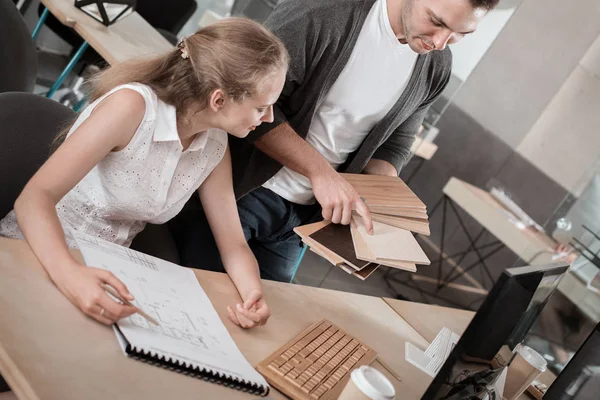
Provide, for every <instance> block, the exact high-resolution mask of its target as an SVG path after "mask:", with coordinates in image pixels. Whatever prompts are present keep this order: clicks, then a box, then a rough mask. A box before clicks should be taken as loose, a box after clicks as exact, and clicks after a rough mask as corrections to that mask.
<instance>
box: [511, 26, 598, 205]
mask: <svg viewBox="0 0 600 400" xmlns="http://www.w3.org/2000/svg"><path fill="white" fill-rule="evenodd" d="M517 152H519V153H520V154H521V155H522V156H523V157H525V158H526V159H527V160H529V161H530V162H531V163H532V164H533V165H535V166H536V167H537V168H538V169H540V170H541V171H543V172H544V173H545V174H546V175H548V176H549V177H550V178H552V179H554V180H555V181H556V182H558V183H559V184H560V185H561V186H563V187H564V188H565V189H566V190H568V191H570V192H571V193H573V194H574V195H575V196H579V194H580V192H581V191H582V189H584V188H585V187H586V186H587V183H588V182H589V180H590V178H591V176H590V174H588V171H590V170H592V169H593V167H594V165H595V163H596V161H597V159H598V155H599V154H600V36H599V37H598V38H597V39H596V41H595V42H594V44H593V45H592V46H591V47H590V49H589V50H588V51H587V53H586V54H585V56H584V57H583V59H582V60H581V62H580V63H579V64H578V65H577V66H576V67H575V69H574V70H573V72H572V73H571V75H570V76H569V77H568V78H567V80H566V81H565V82H564V84H563V85H562V87H561V88H560V90H559V91H558V93H557V94H556V96H554V98H553V99H552V101H551V102H550V104H548V107H546V109H545V110H544V112H543V113H542V114H541V115H540V117H539V118H538V120H537V121H536V123H535V124H534V125H533V127H532V129H531V130H530V131H529V133H528V134H527V135H526V136H525V138H524V139H523V141H522V142H521V143H520V144H519V146H518V147H517Z"/></svg>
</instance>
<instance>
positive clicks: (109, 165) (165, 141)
mask: <svg viewBox="0 0 600 400" xmlns="http://www.w3.org/2000/svg"><path fill="white" fill-rule="evenodd" d="M123 88H127V89H131V90H135V91H136V92H138V93H140V94H141V95H142V96H143V97H144V100H145V101H146V113H145V115H144V118H143V120H142V122H141V124H140V126H139V127H138V129H137V131H136V133H135V135H134V136H133V138H132V139H131V141H130V142H129V144H128V145H127V147H125V148H124V149H122V150H120V151H114V152H111V153H110V154H108V155H107V156H106V157H105V158H104V159H103V160H102V161H100V162H99V163H98V164H97V165H96V166H95V167H94V168H93V169H92V170H91V171H90V172H89V173H88V174H87V175H86V176H85V177H84V178H83V179H82V180H81V182H79V183H78V184H77V185H76V186H75V187H74V188H73V189H72V190H71V191H69V192H68V193H67V194H66V195H65V197H63V198H62V199H61V200H60V202H59V203H58V204H57V206H56V211H57V213H58V217H59V219H60V222H61V224H62V227H63V229H64V231H65V238H66V240H67V245H68V246H69V247H77V245H76V242H75V240H74V238H73V236H72V235H71V231H73V230H75V231H79V232H83V233H86V234H89V235H92V236H96V237H99V238H102V239H105V240H108V241H110V242H114V243H117V244H120V245H124V246H129V245H130V244H131V241H132V240H133V238H134V237H135V235H136V234H138V233H139V232H141V231H142V230H143V229H144V226H145V225H146V222H150V223H154V224H162V223H165V222H167V221H168V220H170V219H171V218H173V217H174V216H175V215H177V214H178V213H179V211H181V209H182V208H183V206H184V204H185V203H186V201H187V200H188V199H189V198H190V197H191V196H192V195H194V193H196V189H198V187H199V186H200V185H201V184H202V182H203V181H204V180H205V179H206V177H207V176H208V175H209V174H210V173H211V171H212V170H213V169H214V168H215V167H216V166H217V164H218V163H219V162H220V161H221V159H222V158H223V155H224V153H225V150H226V148H227V133H226V132H225V131H223V130H220V129H209V130H208V131H206V132H204V133H201V134H199V135H198V136H197V137H196V138H195V139H194V141H193V142H192V144H191V145H190V146H189V148H188V149H186V150H185V151H184V150H183V146H182V145H181V141H180V139H179V135H178V133H177V119H176V112H175V108H174V107H173V106H171V105H168V104H166V103H164V102H163V101H161V100H159V99H158V98H157V97H156V94H155V93H154V92H153V91H152V89H151V88H150V87H148V86H146V85H142V84H139V83H131V84H126V85H121V86H118V87H116V88H114V89H113V90H111V91H110V92H108V93H107V94H105V95H104V96H102V97H100V98H99V99H97V100H96V101H94V102H93V103H92V104H90V105H89V106H88V107H87V108H86V109H85V110H83V112H82V113H81V115H80V116H79V117H78V118H77V120H76V121H75V124H74V125H73V127H72V128H71V129H70V131H69V133H68V135H70V134H71V133H72V132H73V131H75V129H77V127H78V126H79V125H81V123H82V122H83V121H85V120H86V119H87V118H88V117H89V116H90V114H91V112H92V111H93V110H94V107H96V105H98V103H100V102H101V101H102V100H103V99H104V98H105V97H106V96H108V95H110V94H112V93H114V92H115V91H117V90H119V89H123ZM0 236H6V237H11V238H18V239H23V234H22V233H21V230H20V229H19V226H18V224H17V219H16V215H15V212H14V210H13V211H11V212H10V213H8V214H7V216H6V217H5V218H4V219H3V220H2V221H0Z"/></svg>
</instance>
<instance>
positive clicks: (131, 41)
mask: <svg viewBox="0 0 600 400" xmlns="http://www.w3.org/2000/svg"><path fill="white" fill-rule="evenodd" d="M41 3H42V4H43V5H44V6H46V7H47V8H48V10H50V12H51V13H52V15H54V16H55V17H56V18H57V19H58V20H59V21H60V22H61V23H62V24H63V25H66V26H69V27H71V28H73V29H74V30H75V32H77V33H78V34H79V35H80V36H81V37H82V38H83V40H85V41H86V42H88V43H89V44H90V46H92V47H93V48H94V50H96V51H97V52H98V54H100V55H101V56H102V58H104V59H105V60H106V61H107V62H108V63H109V64H115V63H118V62H121V61H126V60H128V59H131V58H135V57H139V56H146V55H151V54H160V53H163V52H165V51H168V50H170V49H172V48H173V46H172V45H171V43H169V42H168V41H167V39H165V38H164V37H163V36H162V35H161V34H160V33H158V31H157V30H156V29H154V28H153V27H152V25H150V24H149V23H148V22H146V20H145V19H144V18H142V17H141V16H140V15H139V14H138V13H137V12H133V13H131V14H130V15H128V16H127V17H125V18H123V19H122V20H120V21H117V22H116V23H114V24H113V25H111V26H104V25H102V24H101V23H100V22H98V21H96V20H95V19H93V18H92V17H90V16H89V15H87V14H85V13H84V12H83V11H81V10H79V9H77V8H75V6H74V5H73V3H74V2H73V1H72V0H41Z"/></svg>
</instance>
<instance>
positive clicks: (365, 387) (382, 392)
mask: <svg viewBox="0 0 600 400" xmlns="http://www.w3.org/2000/svg"><path fill="white" fill-rule="evenodd" d="M395 395H396V391H395V390H394V386H393V385H392V383H391V382H390V381H389V380H388V379H387V378H386V377H385V375H383V374H382V373H381V372H379V371H377V370H376V369H375V368H373V367H369V366H367V365H363V366H362V367H359V368H357V369H355V370H354V371H352V373H351V374H350V380H348V383H347V384H346V387H344V390H343V391H342V394H341V395H340V397H338V400H394V396H395Z"/></svg>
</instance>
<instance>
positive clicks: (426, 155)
mask: <svg viewBox="0 0 600 400" xmlns="http://www.w3.org/2000/svg"><path fill="white" fill-rule="evenodd" d="M437 149H438V146H437V144H435V143H433V142H428V141H425V140H423V138H421V137H419V136H416V137H415V141H414V142H413V144H412V146H411V148H410V151H411V153H414V154H415V156H417V157H421V158H422V159H424V160H431V157H433V155H434V154H435V152H436V151H437Z"/></svg>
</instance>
